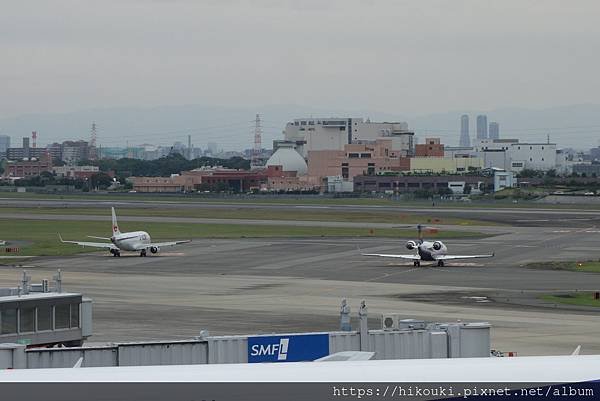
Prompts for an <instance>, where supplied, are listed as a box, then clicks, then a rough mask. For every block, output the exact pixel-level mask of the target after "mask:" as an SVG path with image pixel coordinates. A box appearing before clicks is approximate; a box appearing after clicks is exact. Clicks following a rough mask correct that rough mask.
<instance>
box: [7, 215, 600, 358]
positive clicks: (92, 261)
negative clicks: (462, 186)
mask: <svg viewBox="0 0 600 401" xmlns="http://www.w3.org/2000/svg"><path fill="white" fill-rule="evenodd" d="M502 228H503V229H504V231H509V232H508V233H504V234H500V235H497V236H494V237H490V238H485V239H481V240H478V239H468V240H466V239H465V240H447V241H445V243H446V245H447V246H448V248H449V249H450V252H451V253H460V254H472V253H487V252H492V251H494V252H495V254H496V256H495V257H494V258H493V259H483V260H475V261H473V260H470V261H467V262H462V263H461V262H458V261H457V262H453V263H449V264H447V265H446V266H445V267H443V268H438V267H436V266H428V265H427V264H425V263H424V264H423V266H422V267H421V268H417V269H415V268H414V266H412V264H410V263H409V264H407V263H402V262H398V261H396V260H391V261H390V260H387V259H378V258H369V257H363V256H361V255H360V253H361V252H395V253H406V252H407V250H406V248H405V247H404V244H405V241H406V240H407V239H408V238H401V239H397V240H396V239H379V238H296V239H279V238H272V239H236V240H216V239H198V240H194V242H193V243H191V244H186V245H182V246H180V247H176V248H172V249H168V250H165V251H166V252H164V253H161V254H159V255H158V256H148V257H146V258H142V257H139V256H138V255H137V254H124V256H123V257H121V258H115V257H112V256H110V255H109V254H108V253H103V252H100V253H97V252H94V253H90V254H83V255H77V256H72V257H54V258H51V257H45V258H37V259H34V260H32V261H28V262H27V264H28V265H29V267H28V268H27V271H28V274H31V275H32V276H33V278H34V281H36V280H38V281H39V280H41V279H42V278H50V277H51V275H52V274H53V273H54V270H55V269H57V268H60V269H61V270H62V271H63V273H64V287H65V288H66V289H67V290H70V291H79V292H82V293H83V294H85V295H87V296H90V297H92V298H93V299H94V332H95V334H94V336H93V338H92V341H94V342H105V341H132V340H158V339H169V338H190V337H193V336H195V335H197V334H198V332H199V331H200V330H201V329H207V330H209V331H210V332H211V333H213V334H235V333H239V334H248V333H265V332H267V333H270V332H291V331H322V330H335V329H337V327H338V316H339V315H338V311H339V304H340V302H341V299H342V298H347V299H348V300H349V301H350V304H351V306H352V308H353V311H354V312H356V310H357V308H358V304H359V302H360V300H362V299H365V300H366V301H367V304H368V306H369V311H370V317H371V318H370V325H371V327H372V328H377V327H378V325H379V324H380V323H379V320H378V318H377V316H378V315H379V314H381V313H383V312H397V313H402V314H405V315H406V317H407V318H417V319H425V320H430V321H454V320H456V319H460V320H463V321H489V322H490V323H492V325H493V331H492V336H493V337H492V345H493V347H494V348H496V349H500V350H505V351H517V352H519V353H520V354H521V355H528V354H561V353H568V352H570V351H572V349H574V348H575V346H577V345H578V344H582V346H583V350H584V353H600V342H599V341H598V340H597V331H598V328H599V327H600V316H598V313H597V312H596V311H594V310H585V309H573V308H562V307H555V306H554V305H551V304H547V303H544V302H543V301H540V300H539V299H538V296H539V295H541V294H543V293H546V292H549V291H557V290H561V291H573V290H597V289H599V288H598V287H600V285H599V283H600V281H599V280H598V277H599V276H598V275H597V274H593V273H579V272H568V271H541V270H532V269H526V268H523V267H522V265H524V264H525V263H528V262H533V261H539V260H579V259H580V258H584V259H598V258H600V249H599V248H598V247H597V244H598V242H599V240H600V232H598V230H594V229H592V228H577V227H575V228H568V227H561V228H552V227H544V228H542V229H539V228H527V227H518V228H514V229H512V228H510V227H508V230H507V227H502ZM510 231H512V232H510ZM20 273H21V269H19V268H14V267H3V268H0V283H1V284H2V285H15V284H16V282H17V280H18V277H19V275H20ZM482 299H483V300H486V301H487V302H481V301H482Z"/></svg>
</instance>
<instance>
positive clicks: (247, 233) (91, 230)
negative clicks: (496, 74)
mask: <svg viewBox="0 0 600 401" xmlns="http://www.w3.org/2000/svg"><path fill="white" fill-rule="evenodd" d="M120 226H121V229H122V230H127V231H135V230H144V231H147V232H149V233H150V235H151V236H152V239H153V240H154V241H158V240H168V239H193V238H244V237H248V238H261V237H278V238H279V237H369V236H372V237H388V238H399V239H400V238H402V239H404V238H413V237H414V235H415V231H414V230H412V229H411V230H404V229H374V230H369V229H366V228H344V227H299V226H275V225H252V224H177V223H136V222H126V223H122V224H120ZM109 228H110V226H109V225H108V224H107V223H106V222H102V221H85V220H79V221H59V220H18V219H4V220H0V233H2V237H3V238H2V239H4V240H7V242H8V244H7V246H15V247H19V248H20V252H19V253H17V254H15V255H31V256H58V255H73V254H76V253H81V252H90V251H93V250H94V249H93V248H83V247H80V246H77V245H71V244H62V243H60V242H59V239H58V233H61V234H62V236H63V239H65V240H80V241H84V240H86V239H87V238H86V236H87V235H93V236H100V237H103V236H107V235H109V234H110V230H109ZM484 236H485V235H484V234H482V233H477V232H462V231H461V232H458V231H442V232H439V233H437V234H432V235H430V237H431V238H439V239H448V238H471V237H484ZM90 241H99V240H90ZM5 249H6V247H2V248H0V256H10V255H11V254H7V253H5V252H4V251H5ZM0 263H3V261H2V259H0Z"/></svg>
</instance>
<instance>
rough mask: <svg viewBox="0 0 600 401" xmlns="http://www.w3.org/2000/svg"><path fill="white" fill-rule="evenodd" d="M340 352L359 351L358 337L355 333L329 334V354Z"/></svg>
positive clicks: (340, 332)
mask: <svg viewBox="0 0 600 401" xmlns="http://www.w3.org/2000/svg"><path fill="white" fill-rule="evenodd" d="M342 351H360V335H359V334H358V332H357V331H338V332H332V333H329V354H335V353H336V352H342Z"/></svg>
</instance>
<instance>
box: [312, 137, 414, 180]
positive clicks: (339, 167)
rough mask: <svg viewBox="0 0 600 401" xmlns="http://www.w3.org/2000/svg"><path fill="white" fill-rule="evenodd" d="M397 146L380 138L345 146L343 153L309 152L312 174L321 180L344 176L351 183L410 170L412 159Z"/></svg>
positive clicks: (341, 151) (336, 151)
mask: <svg viewBox="0 0 600 401" xmlns="http://www.w3.org/2000/svg"><path fill="white" fill-rule="evenodd" d="M393 146H394V143H393V140H392V139H381V138H380V139H377V140H375V141H368V142H367V141H361V142H360V143H353V144H348V145H344V148H343V150H311V151H309V153H308V175H309V176H310V177H317V179H318V180H322V179H323V178H324V177H328V176H341V177H342V179H343V180H345V181H350V182H351V181H352V179H353V178H354V177H355V176H357V175H362V174H366V175H374V174H380V173H383V172H388V171H396V172H397V171H407V170H409V168H410V161H409V160H410V159H409V158H407V157H405V156H403V152H402V151H400V150H397V149H395V148H394V147H393Z"/></svg>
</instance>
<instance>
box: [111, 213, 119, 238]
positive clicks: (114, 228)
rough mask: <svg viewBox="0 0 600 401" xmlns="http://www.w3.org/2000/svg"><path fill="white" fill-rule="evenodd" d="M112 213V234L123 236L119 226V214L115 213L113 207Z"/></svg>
mask: <svg viewBox="0 0 600 401" xmlns="http://www.w3.org/2000/svg"><path fill="white" fill-rule="evenodd" d="M111 211H112V233H113V235H117V234H121V231H120V230H119V224H117V214H116V213H115V208H114V207H111Z"/></svg>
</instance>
